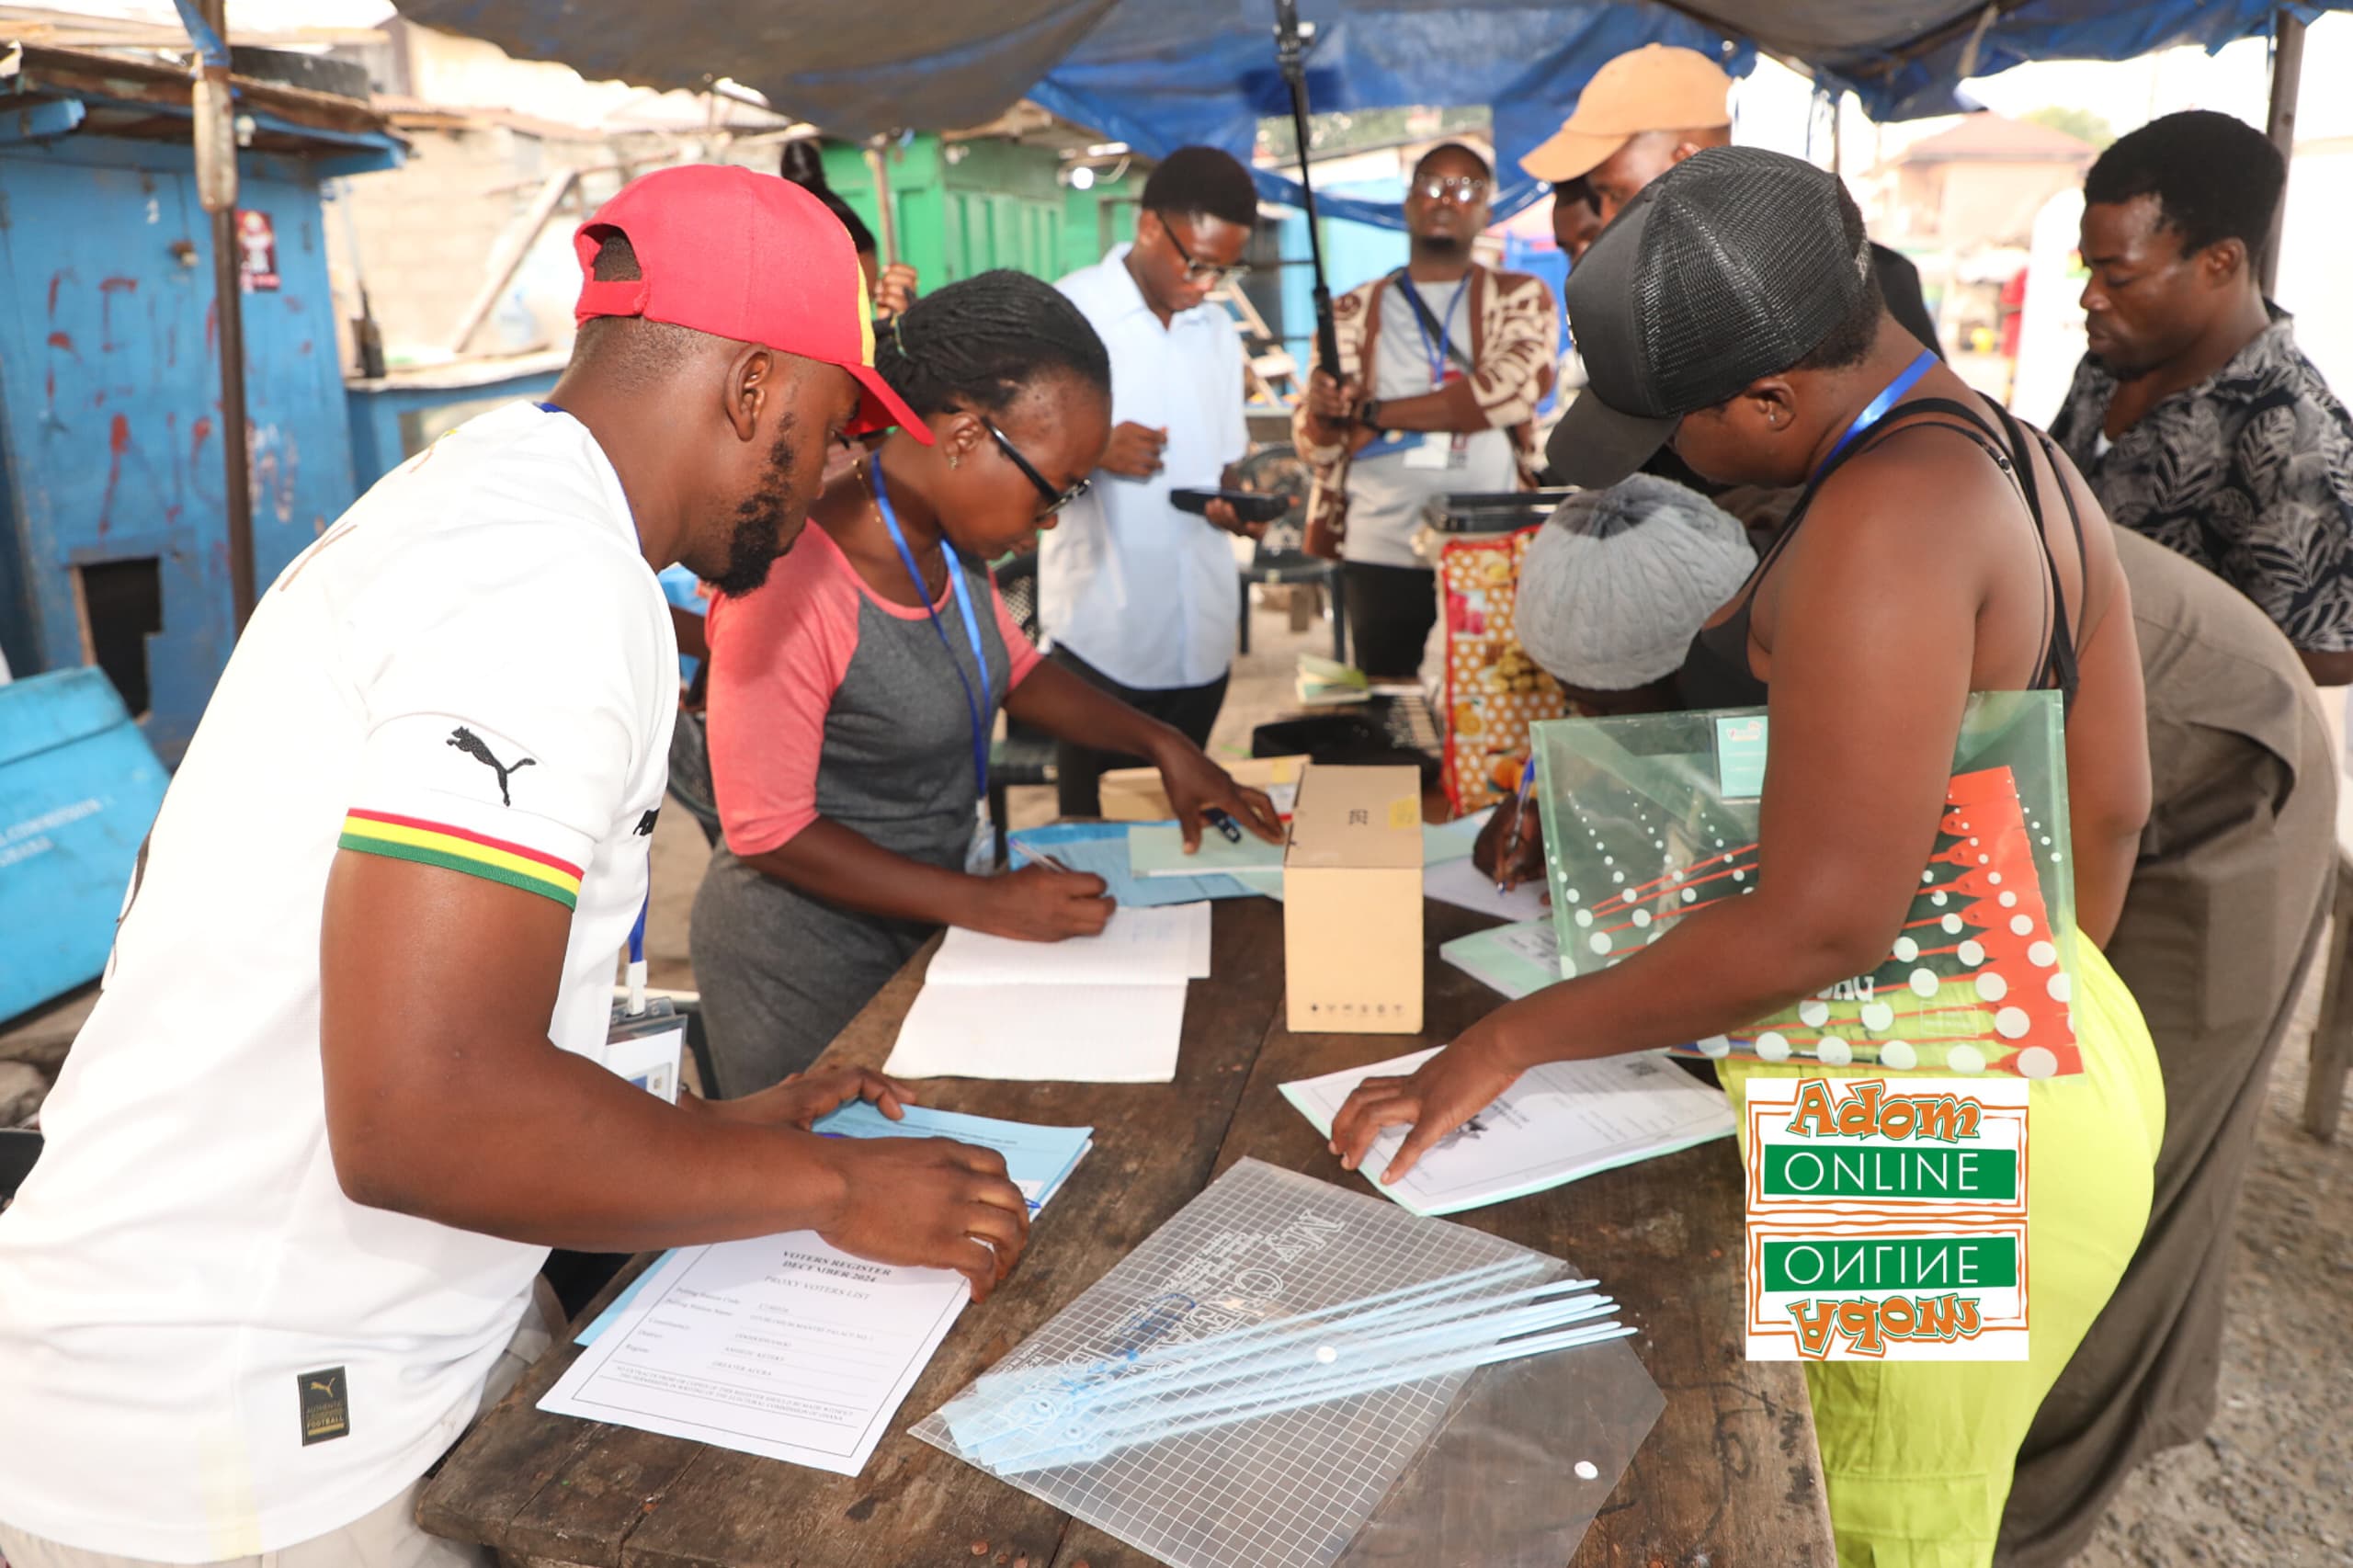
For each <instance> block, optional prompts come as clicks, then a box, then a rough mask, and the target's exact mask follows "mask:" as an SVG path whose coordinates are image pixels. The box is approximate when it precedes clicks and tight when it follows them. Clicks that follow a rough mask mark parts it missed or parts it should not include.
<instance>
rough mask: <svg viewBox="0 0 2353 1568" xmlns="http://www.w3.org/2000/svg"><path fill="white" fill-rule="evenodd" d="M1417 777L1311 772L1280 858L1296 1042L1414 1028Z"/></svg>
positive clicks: (1417, 989)
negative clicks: (1311, 1037)
mask: <svg viewBox="0 0 2353 1568" xmlns="http://www.w3.org/2000/svg"><path fill="white" fill-rule="evenodd" d="M1423 962H1424V954H1423V952H1422V776H1421V771H1420V770H1419V769H1418V768H1413V767H1330V766H1321V765H1319V766H1317V767H1310V768H1308V769H1307V771H1306V776H1305V777H1304V778H1302V779H1301V781H1300V786H1299V801H1298V804H1297V806H1296V807H1294V808H1293V811H1292V814H1291V824H1290V850H1289V852H1288V853H1287V854H1286V855H1285V856H1284V857H1283V965H1284V977H1285V987H1284V989H1285V994H1286V996H1287V999H1288V1004H1289V1014H1288V1017H1289V1021H1290V1028H1291V1030H1292V1032H1293V1033H1295V1034H1419V1033H1420V1032H1421V1028H1422V965H1423Z"/></svg>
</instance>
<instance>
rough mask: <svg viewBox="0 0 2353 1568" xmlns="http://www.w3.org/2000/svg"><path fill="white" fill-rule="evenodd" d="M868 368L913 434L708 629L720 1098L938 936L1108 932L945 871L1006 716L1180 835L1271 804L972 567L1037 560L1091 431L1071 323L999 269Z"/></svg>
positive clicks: (1031, 281)
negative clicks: (1122, 780)
mask: <svg viewBox="0 0 2353 1568" xmlns="http://www.w3.org/2000/svg"><path fill="white" fill-rule="evenodd" d="M875 366H876V368H877V369H880V370H881V373H882V375H883V378H884V379H885V380H886V381H889V382H890V383H891V385H892V388H893V390H895V391H896V392H898V393H899V394H900V395H901V396H902V397H904V399H905V400H906V402H907V404H908V406H909V407H911V408H913V409H914V410H915V413H916V414H917V415H921V416H922V418H923V421H924V423H925V425H926V426H928V428H929V430H930V433H931V437H932V444H931V445H929V446H926V445H924V444H923V443H921V442H919V441H917V440H915V438H914V437H910V436H909V435H907V434H906V433H905V432H904V430H903V431H899V432H896V433H893V434H892V436H891V437H888V438H887V439H885V440H884V441H883V442H882V443H881V445H880V446H879V447H877V448H876V449H874V451H873V453H872V454H871V456H870V457H868V458H867V459H866V460H864V461H862V462H860V463H859V464H858V466H857V467H855V468H854V469H852V470H851V471H850V472H847V473H845V474H843V475H842V476H841V477H839V478H838V479H836V480H835V481H834V482H833V483H831V484H829V485H828V486H827V487H826V489H825V491H824V494H823V495H822V496H821V497H820V498H819V499H818V501H817V504H816V506H814V507H813V508H812V510H811V512H810V515H809V526H808V527H807V528H805V529H803V530H802V532H801V538H800V540H799V542H798V543H797V544H795V546H794V547H793V549H792V551H791V552H790V554H788V555H787V556H785V557H784V558H783V559H782V560H780V561H779V562H777V563H776V567H775V570H774V571H773V572H772V573H771V574H770V576H769V580H768V583H767V586H766V587H764V588H762V589H760V590H759V591H758V592H756V593H754V594H751V595H748V596H745V597H742V598H727V597H722V598H721V599H720V600H719V601H718V602H717V603H716V604H715V605H714V606H713V607H712V609H711V614H710V648H711V675H710V711H709V722H710V770H711V778H712V783H713V785H714V788H715V792H716V796H717V801H718V807H719V814H720V819H721V823H722V826H723V827H724V829H725V842H724V843H723V844H722V846H720V847H719V849H718V851H717V853H716V855H715V856H714V858H713V859H712V861H711V866H710V873H709V875H708V876H706V878H705V879H704V881H703V885H702V890H701V892H699V894H698V896H697V897H696V900H695V910H694V926H693V933H694V934H693V955H694V967H695V976H696V980H697V982H698V983H699V985H700V987H701V989H702V997H703V1013H704V1018H705V1021H706V1023H707V1025H708V1026H709V1028H710V1046H711V1056H712V1061H713V1062H714V1064H715V1066H716V1068H717V1071H718V1076H719V1080H720V1081H719V1084H718V1085H716V1088H717V1090H718V1092H719V1093H722V1094H724V1095H727V1096H736V1095H743V1094H748V1093H750V1092H752V1091H753V1090H755V1089H759V1088H763V1087H766V1086H767V1085H770V1084H773V1083H775V1082H777V1081H778V1080H779V1079H781V1078H783V1077H784V1076H785V1075H786V1074H790V1073H796V1072H799V1071H800V1070H801V1069H802V1068H804V1067H806V1066H808V1064H809V1063H810V1062H811V1061H812V1060H813V1058H814V1057H815V1056H816V1054H817V1053H818V1052H819V1051H822V1050H823V1049H824V1046H825V1044H826V1043H827V1042H828V1041H829V1040H832V1039H833V1037H834V1036H835V1034H836V1033H837V1032H839V1030H840V1029H841V1027H842V1026H843V1025H844V1024H846V1023H847V1022H848V1021H849V1019H850V1017H851V1016H852V1015H854V1014H855V1013H856V1012H857V1011H858V1009H859V1008H860V1007H862V1006H865V1005H866V1002H867V1000H868V999H869V998H870V997H871V996H872V995H873V994H874V993H875V992H876V991H878V990H880V989H881V986H882V983H883V982H884V981H886V980H888V979H889V978H890V977H891V975H892V973H893V972H894V971H897V969H898V968H899V966H900V965H901V964H902V963H904V962H905V961H906V960H907V958H908V956H909V955H910V954H912V953H913V952H914V951H915V949H916V948H918V947H920V946H921V945H922V944H923V942H924V941H925V940H926V938H928V937H930V936H931V935H932V933H933V932H935V931H937V930H938V929H939V928H940V927H941V926H966V927H969V928H971V929H973V930H979V931H987V932H991V933H994V934H995V935H998V936H1004V937H1017V938H1020V939H1024V940H1030V941H1048V942H1050V941H1059V940H1061V939H1063V937H1076V936H1087V935H1092V934H1093V933H1095V932H1097V931H1100V930H1101V929H1102V928H1103V925H1104V922H1105V921H1106V920H1108V918H1109V917H1110V914H1111V904H1110V903H1109V901H1108V900H1107V899H1106V898H1105V897H1104V896H1103V893H1104V884H1103V882H1102V881H1101V879H1099V878H1097V877H1091V876H1081V875H1074V874H1071V873H1068V872H1063V871H1057V870H1055V869H1051V868H1050V867H1046V866H1028V867H1024V868H1022V869H1019V870H1017V871H1013V872H1010V873H1008V874H1006V875H1003V876H994V877H982V876H972V875H970V874H968V873H967V872H966V871H965V869H964V863H965V854H966V850H967V848H968V846H970V845H971V843H972V829H973V823H974V817H975V812H976V808H977V807H978V805H979V803H980V802H981V801H983V800H984V799H985V798H986V795H987V772H988V750H989V738H990V735H991V734H992V733H993V732H994V731H995V726H996V715H997V711H998V710H999V709H1000V708H1001V709H1003V710H1005V711H1006V712H1007V713H1009V714H1011V715H1012V716H1013V717H1014V718H1016V719H1017V720H1020V721H1021V722H1025V723H1029V724H1032V725H1035V726H1037V727H1038V728H1040V729H1042V730H1045V731H1047V732H1048V733H1051V734H1053V735H1055V736H1057V737H1066V738H1069V739H1074V740H1076V739H1082V738H1083V739H1084V740H1085V741H1086V743H1087V744H1094V745H1105V746H1109V747H1113V748H1115V749H1117V750H1120V751H1131V752H1134V753H1136V754H1137V755H1140V756H1148V757H1150V758H1152V759H1153V761H1154V763H1155V764H1156V765H1157V766H1158V767H1159V768H1160V773H1161V779H1162V782H1163V784H1164V785H1165V788H1166V789H1167V791H1168V798H1169V800H1170V801H1171V802H1172V803H1173V804H1174V805H1175V806H1176V811H1177V813H1178V816H1179V818H1180V819H1181V820H1182V822H1183V823H1184V824H1185V832H1186V835H1187V838H1188V841H1191V842H1194V843H1198V842H1199V834H1200V825H1201V821H1202V815H1203V812H1206V811H1208V810H1210V809H1211V808H1216V809H1221V810H1223V811H1225V812H1229V813H1230V814H1232V815H1233V817H1234V818H1235V820H1237V821H1239V822H1241V823H1242V824H1245V826H1247V827H1249V828H1250V829H1252V830H1253V831H1255V832H1256V833H1257V834H1258V835H1260V836H1261V837H1264V838H1266V839H1268V840H1269V841H1272V840H1275V839H1277V838H1279V835H1280V832H1281V827H1280V824H1279V820H1278V819H1277V817H1276V815H1275V812H1274V808H1273V806H1272V805H1271V804H1270V803H1269V802H1268V801H1267V799H1266V797H1265V796H1263V795H1260V794H1258V793H1257V792H1256V791H1255V790H1244V789H1241V788H1239V787H1238V786H1236V785H1235V784H1234V782H1233V779H1232V778H1228V777H1227V776H1226V774H1225V773H1224V771H1223V770H1222V769H1221V768H1219V767H1217V766H1216V765H1215V764H1213V763H1211V761H1210V759H1209V758H1208V757H1207V756H1204V755H1203V754H1202V752H1201V750H1200V748H1199V746H1197V745H1195V744H1193V743H1192V742H1191V741H1189V740H1188V739H1186V738H1185V737H1184V736H1183V735H1182V734H1180V733H1177V732H1176V730H1175V729H1173V728H1171V727H1170V726H1168V725H1166V724H1164V723H1161V722H1159V721H1157V720H1154V719H1151V718H1148V717H1146V716H1145V715H1143V714H1142V713H1139V712H1137V711H1136V710H1133V709H1131V708H1129V707H1127V706H1125V705H1124V704H1122V703H1121V702H1120V701H1119V700H1118V699H1116V698H1113V697H1110V696H1108V695H1106V694H1105V693H1103V692H1100V691H1098V690H1097V689H1096V688H1095V687H1091V686H1089V685H1087V684H1086V682H1085V681H1083V680H1081V679H1080V678H1079V677H1078V676H1074V675H1072V674H1070V673H1069V672H1068V671H1066V670H1063V669H1062V668H1060V667H1058V666H1056V665H1050V664H1046V663H1044V662H1042V661H1040V658H1039V656H1038V652H1037V650H1036V649H1035V648H1033V647H1031V646H1030V644H1029V640H1028V639H1027V638H1025V637H1024V636H1023V635H1022V634H1021V631H1020V630H1019V629H1018V628H1017V626H1016V625H1015V624H1014V622H1013V619H1012V618H1011V617H1010V616H1009V615H1008V614H1007V613H1006V609H1005V607H1004V605H1003V603H1002V602H1001V601H1000V600H999V599H998V598H997V596H996V589H995V583H994V581H993V580H992V579H991V577H990V575H989V572H988V568H987V565H986V562H990V561H993V560H995V559H997V558H998V557H1000V556H1002V555H1004V554H1006V552H1007V551H1017V550H1027V549H1033V548H1035V546H1036V541H1037V536H1038V533H1039V531H1040V529H1044V528H1052V527H1053V526H1054V520H1055V517H1056V515H1057V514H1058V513H1059V512H1060V511H1061V509H1062V507H1063V506H1064V505H1065V504H1066V503H1067V502H1069V501H1070V499H1071V498H1072V497H1073V496H1074V495H1076V494H1079V493H1080V492H1081V491H1083V490H1084V489H1085V488H1086V483H1087V477H1088V476H1089V475H1090V474H1092V473H1093V472H1094V471H1095V468H1096V465H1097V461H1098V460H1100V459H1101V457H1102V455H1103V448H1104V445H1105V443H1106V442H1107V441H1108V439H1109V437H1110V406H1111V397H1110V380H1111V375H1110V364H1109V360H1108V358H1107V357H1106V355H1105V353H1104V350H1103V345H1102V343H1101V341H1100V340H1099V339H1097V336H1096V335H1095V332H1094V329H1093V328H1092V327H1090V326H1088V325H1087V324H1086V318H1085V317H1084V316H1082V315H1080V314H1079V312H1078V310H1077V307H1075V306H1074V305H1073V304H1071V303H1070V301H1067V300H1065V299H1063V297H1062V296H1061V295H1060V294H1058V293H1056V292H1055V291H1054V290H1052V289H1051V288H1050V287H1048V286H1047V285H1046V284H1044V283H1042V282H1040V281H1039V280H1038V279H1036V278H1030V277H1028V276H1026V275H1024V274H1021V273H1017V272H984V273H983V274H981V275H980V276H979V277H977V278H967V279H965V280H964V281H962V282H960V283H952V284H950V285H949V286H948V287H947V288H945V289H942V290H938V292H937V293H934V294H931V295H928V296H926V298H924V299H923V300H921V301H917V302H916V303H915V305H914V306H912V307H910V308H909V309H908V310H907V311H906V312H904V314H902V315H900V316H898V317H897V318H895V320H894V321H893V322H892V324H890V325H888V326H886V327H884V328H883V329H882V332H881V339H880V341H879V342H878V343H877V344H876V346H875Z"/></svg>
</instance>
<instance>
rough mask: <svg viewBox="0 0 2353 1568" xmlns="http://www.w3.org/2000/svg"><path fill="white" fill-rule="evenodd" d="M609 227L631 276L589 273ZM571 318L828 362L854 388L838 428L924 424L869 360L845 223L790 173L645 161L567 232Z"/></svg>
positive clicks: (869, 341) (852, 430)
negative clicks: (575, 280) (697, 335)
mask: <svg viewBox="0 0 2353 1568" xmlns="http://www.w3.org/2000/svg"><path fill="white" fill-rule="evenodd" d="M614 230H619V231H620V233H623V234H624V235H626V236H628V239H629V243H630V248H631V250H633V251H635V252H636V253H637V267H638V273H639V276H638V277H636V278H626V279H607V280H605V281H603V282H598V281H597V277H596V266H597V250H598V249H599V248H600V247H601V246H602V245H603V244H604V242H605V236H606V235H607V234H608V233H610V232H612V231H614ZM572 248H573V251H574V254H575V255H577V256H579V258H580V302H579V304H578V305H577V306H575V307H574V311H573V319H574V322H585V321H587V320H589V319H590V318H591V317H595V316H642V317H644V318H645V319H646V320H647V321H658V322H667V323H669V324H672V325H673V326H683V327H690V328H692V329H693V330H694V331H696V332H707V333H709V334H710V335H712V336H713V337H724V338H730V339H733V341H735V342H738V343H756V344H759V345H760V346H761V347H766V348H773V349H775V350H776V351H777V352H779V353H780V354H797V355H799V356H801V358H804V359H816V360H819V361H822V362H823V363H824V364H828V365H839V366H840V367H841V368H842V369H845V370H847V371H848V372H849V373H850V374H851V375H853V376H855V377H857V378H858V385H859V386H860V387H862V388H863V389H864V392H863V393H862V394H861V395H860V397H859V398H858V414H857V415H856V416H855V417H854V418H853V419H852V420H851V422H850V426H849V431H848V433H849V434H851V435H862V434H864V433H865V432H867V431H870V430H887V429H889V428H890V427H891V426H893V425H895V426H899V427H900V428H901V429H903V430H904V431H906V433H907V434H908V435H910V436H913V437H915V439H916V440H918V441H921V442H923V443H924V444H925V445H926V446H929V445H930V444H931V431H930V429H929V428H928V427H927V426H926V425H925V424H924V422H923V421H922V419H920V418H918V417H917V416H916V415H915V410H913V409H911V408H909V407H908V406H907V404H906V403H905V401H904V399H902V398H901V397H900V396H899V394H898V393H897V392H892V390H891V385H890V383H889V382H888V381H884V380H883V379H882V376H881V372H880V371H878V370H876V369H874V319H873V315H874V312H873V302H872V301H871V300H870V298H869V297H868V295H867V291H866V275H865V274H864V273H863V272H862V271H860V270H859V268H858V253H857V251H855V250H853V249H852V248H851V247H850V239H849V233H848V231H847V230H845V229H844V228H843V227H842V225H841V220H839V219H837V218H835V216H834V215H833V214H832V213H831V212H828V211H826V210H825V204H824V202H822V201H820V200H818V199H816V198H815V197H814V196H812V195H810V194H809V192H807V191H806V190H803V189H802V188H801V187H799V186H797V185H794V184H793V183H792V182H791V181H790V180H786V179H780V178H779V177H778V176H775V175H767V174H761V173H758V172H757V171H756V170H753V169H745V168H736V167H734V166H733V165H724V164H687V165H681V166H679V167H676V168H668V169H657V170H655V171H654V173H652V174H650V175H645V176H642V177H640V178H638V179H634V180H631V182H630V183H629V184H627V185H625V186H623V187H621V188H620V191H619V192H618V193H617V194H616V195H615V196H614V197H613V199H611V200H610V201H608V202H606V203H605V204H604V205H603V206H602V207H600V208H598V209H597V211H596V213H595V214H594V215H593V216H592V217H590V218H589V220H588V221H587V222H585V223H583V224H581V225H580V227H579V228H577V229H575V230H574V231H573V235H572Z"/></svg>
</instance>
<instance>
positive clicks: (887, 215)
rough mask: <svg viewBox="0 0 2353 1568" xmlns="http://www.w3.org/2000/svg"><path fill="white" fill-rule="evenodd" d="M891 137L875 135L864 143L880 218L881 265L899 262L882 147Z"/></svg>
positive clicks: (896, 221) (896, 222)
mask: <svg viewBox="0 0 2353 1568" xmlns="http://www.w3.org/2000/svg"><path fill="white" fill-rule="evenodd" d="M890 140H891V139H890V138H889V137H887V136H877V137H874V138H873V139H871V140H870V141H869V142H867V143H866V172H867V174H868V176H870V177H871V178H872V179H873V181H874V210H875V213H876V215H877V216H879V217H880V218H881V220H882V265H883V266H885V267H896V266H897V265H898V264H899V219H898V214H896V213H895V212H893V211H892V210H891V175H890V171H889V169H888V168H887V166H886V161H885V160H884V158H883V156H882V149H883V147H884V145H885V144H886V143H888V142H889V141H890Z"/></svg>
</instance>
